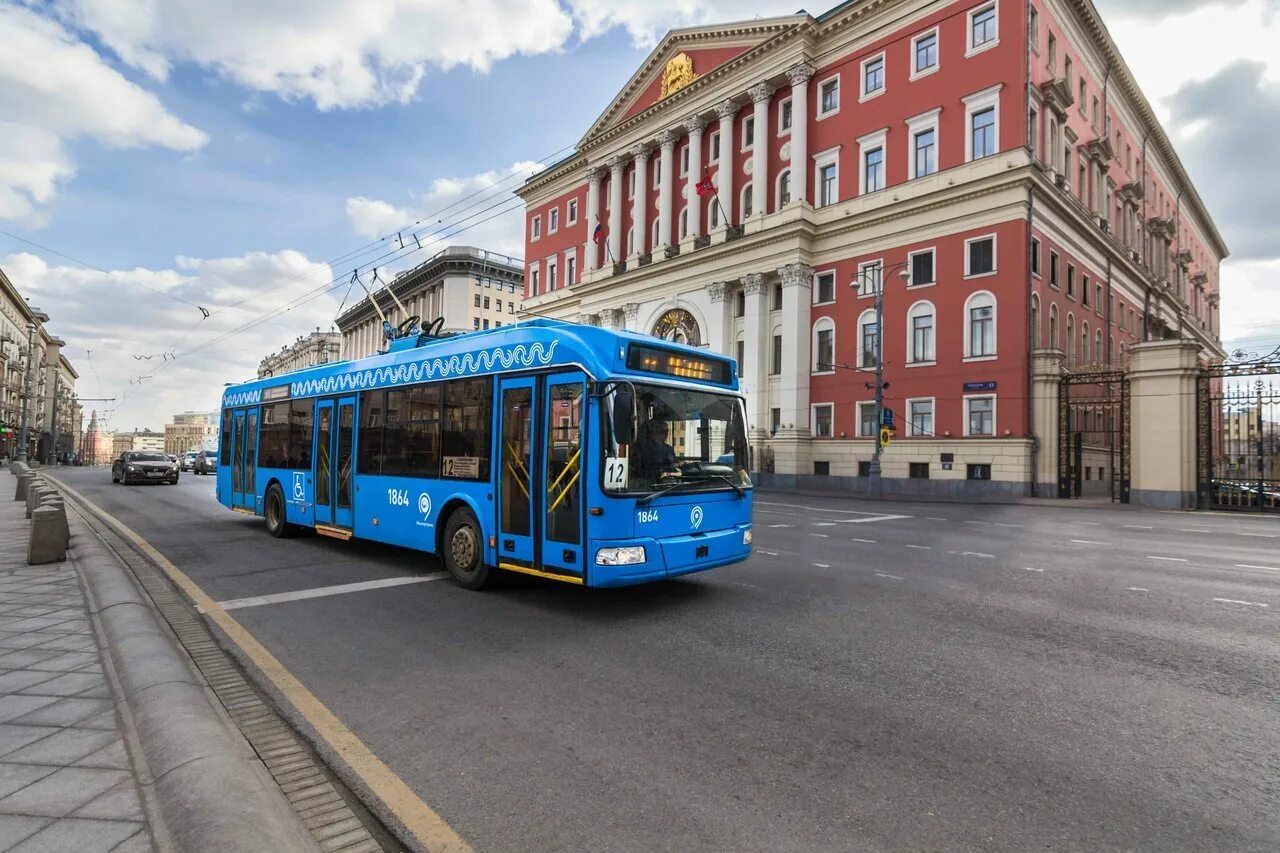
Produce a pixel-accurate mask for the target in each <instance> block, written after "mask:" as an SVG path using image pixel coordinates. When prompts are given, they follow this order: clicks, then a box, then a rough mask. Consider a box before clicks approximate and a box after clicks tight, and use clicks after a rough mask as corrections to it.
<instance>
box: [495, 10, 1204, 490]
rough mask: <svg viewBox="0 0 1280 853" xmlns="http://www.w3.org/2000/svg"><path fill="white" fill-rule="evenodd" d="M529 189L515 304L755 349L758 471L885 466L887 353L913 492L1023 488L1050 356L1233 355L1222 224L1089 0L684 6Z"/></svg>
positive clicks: (1040, 476)
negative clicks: (1175, 348)
mask: <svg viewBox="0 0 1280 853" xmlns="http://www.w3.org/2000/svg"><path fill="white" fill-rule="evenodd" d="M520 194H521V196H522V198H523V199H524V200H525V202H526V252H525V257H526V277H525V279H526V294H525V298H526V302H525V305H526V307H527V308H529V309H530V310H531V311H536V312H538V313H539V314H547V315H551V316H556V317H562V318H565V319H573V320H578V321H581V322H588V323H599V324H602V325H606V326H615V327H625V328H629V329H635V330H638V331H641V332H645V333H650V334H655V335H658V336H660V337H667V338H674V339H679V340H682V341H686V342H689V343H693V344H698V345H704V346H708V347H711V348H713V349H715V350H717V351H719V352H723V353H726V354H729V355H733V356H734V357H736V358H737V360H738V362H739V366H740V373H741V375H742V379H743V384H744V387H745V389H746V394H747V397H748V405H749V409H748V417H749V418H750V420H751V423H752V431H751V445H752V466H753V469H754V470H755V471H757V472H758V473H760V474H761V475H762V476H761V480H762V481H763V482H770V481H771V479H772V481H773V482H778V483H797V482H805V481H806V480H807V478H811V477H813V478H847V479H848V480H849V481H850V482H849V483H848V484H849V485H853V484H855V483H856V481H857V480H858V478H860V477H862V476H865V475H866V474H867V473H868V469H869V467H870V461H871V458H872V456H873V453H874V447H875V439H874V436H875V435H876V434H877V433H878V431H879V427H880V424H877V423H876V420H875V387H876V386H875V367H876V362H877V360H878V359H882V361H883V364H882V365H881V366H882V369H883V386H882V387H883V391H884V405H885V408H886V409H887V410H888V411H889V412H891V413H892V415H891V416H890V417H891V418H892V422H893V423H892V433H891V439H892V444H891V446H890V447H888V448H887V449H886V450H885V451H884V459H883V462H884V476H885V477H886V478H888V481H890V482H892V484H893V489H894V490H897V491H902V492H917V493H942V494H951V495H956V494H991V493H997V494H1006V495H1010V496H1020V495H1026V494H1030V493H1037V492H1041V493H1049V492H1048V491H1047V490H1049V489H1050V488H1056V484H1055V483H1054V479H1055V477H1054V473H1053V469H1052V468H1051V467H1050V466H1048V465H1046V459H1045V457H1046V455H1052V454H1053V453H1054V451H1053V450H1052V449H1047V450H1044V451H1042V450H1041V448H1040V446H1039V445H1040V434H1041V430H1042V429H1044V424H1043V423H1037V418H1036V412H1037V407H1036V406H1035V405H1034V404H1033V399H1032V393H1033V373H1034V371H1035V369H1036V367H1035V365H1036V363H1037V361H1040V362H1041V363H1046V364H1052V365H1054V369H1055V370H1062V371H1066V372H1071V371H1077V372H1078V371H1084V370H1090V369H1099V368H1104V367H1107V368H1109V367H1123V366H1124V365H1126V364H1127V361H1128V350H1129V348H1131V347H1132V346H1134V345H1135V344H1137V343H1139V342H1142V341H1149V340H1153V339H1165V338H1180V339H1185V340H1191V341H1194V342H1195V343H1196V345H1197V346H1198V348H1199V352H1200V354H1201V355H1200V357H1201V359H1203V360H1205V361H1214V360H1218V359H1220V358H1221V357H1222V355H1223V352H1222V349H1221V345H1220V343H1219V340H1218V320H1219V315H1218V268H1219V264H1220V262H1221V260H1222V259H1223V257H1225V256H1226V254H1227V249H1226V246H1225V245H1224V243H1223V241H1222V239H1221V237H1220V235H1219V234H1218V232H1217V230H1216V228H1215V227H1214V224H1213V222H1212V220H1211V218H1210V216H1209V214H1208V212H1207V211H1206V209H1205V207H1204V205H1203V203H1202V202H1201V200H1200V198H1199V196H1198V194H1197V193H1196V191H1195V188H1194V187H1193V186H1192V184H1191V182H1190V179H1189V178H1188V176H1187V175H1186V173H1185V171H1184V170H1183V167H1182V165H1181V163H1180V161H1179V160H1178V158H1177V155H1176V154H1175V153H1174V151H1173V149H1172V146H1171V143H1170V141H1169V140H1168V138H1167V137H1166V136H1165V134H1164V132H1163V130H1162V129H1161V127H1160V125H1159V122H1158V121H1157V120H1156V118H1155V116H1154V115H1153V113H1152V111H1151V108H1150V105H1149V104H1148V103H1147V101H1146V99H1145V97H1144V96H1143V94H1142V93H1141V91H1140V90H1139V89H1138V87H1137V84H1136V82H1135V81H1134V79H1133V77H1132V75H1131V74H1130V72H1129V70H1128V68H1127V67H1126V66H1125V64H1124V60H1123V59H1122V58H1121V57H1120V56H1119V54H1118V52H1117V50H1116V47H1115V45H1114V43H1113V42H1112V41H1111V39H1110V36H1109V35H1108V34H1107V32H1106V30H1105V27H1104V26H1103V24H1102V21H1101V20H1100V18H1099V16H1098V13H1097V11H1096V9H1095V8H1094V7H1093V4H1092V3H1091V2H1090V0H1031V2H1027V0H982V2H978V0H958V1H957V0H932V2H924V0H882V2H847V3H843V4H841V5H839V6H836V7H835V8H833V9H832V10H830V11H829V12H827V13H825V14H822V15H820V16H817V17H813V16H811V15H808V14H805V13H800V14H797V15H793V16H788V17H780V18H772V19H765V20H754V21H747V22H740V23H733V24H726V25H722V26H714V25H713V26H705V27H695V28H689V29H682V30H676V31H673V32H671V33H669V34H668V35H667V36H666V38H664V39H663V40H662V42H661V43H660V44H659V45H658V46H657V48H655V50H654V52H653V53H652V54H651V55H650V56H649V58H648V59H647V60H646V62H645V63H644V64H643V65H642V66H641V67H640V69H639V70H638V71H637V72H636V73H635V75H634V76H633V77H632V78H631V80H630V81H629V82H628V83H627V85H626V87H625V88H624V89H623V90H622V91H621V92H620V93H619V94H618V95H617V97H616V98H615V99H614V101H613V102H612V103H611V104H610V105H609V107H608V108H607V109H606V110H605V112H604V113H603V115H601V116H600V118H599V119H598V120H597V121H596V123H595V124H594V125H593V126H592V127H591V128H590V129H589V130H588V131H587V133H586V135H585V136H584V137H583V138H582V139H581V141H580V142H579V144H578V147H577V150H576V152H575V153H574V154H573V155H571V156H570V157H568V158H566V159H565V160H563V161H561V162H559V163H556V164H553V165H552V166H550V167H548V168H547V169H545V170H544V171H542V172H540V173H539V174H538V175H536V176H534V177H533V178H531V179H530V180H529V181H528V182H526V184H525V185H524V187H523V188H522V190H521V192H520ZM877 297H879V298H877ZM877 302H881V303H882V306H883V321H882V322H879V323H878V322H877V319H876V304H877ZM881 352H883V355H882V356H881V355H880V353H881ZM1054 435H1055V436H1056V428H1055V430H1054ZM824 482H827V481H825V480H824Z"/></svg>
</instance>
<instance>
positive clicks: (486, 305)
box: [484, 296, 489, 311]
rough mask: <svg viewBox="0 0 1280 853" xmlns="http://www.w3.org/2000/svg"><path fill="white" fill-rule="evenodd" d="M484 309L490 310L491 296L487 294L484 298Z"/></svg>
mask: <svg viewBox="0 0 1280 853" xmlns="http://www.w3.org/2000/svg"><path fill="white" fill-rule="evenodd" d="M484 309H485V310H486V311H488V310H489V297H487V296H486V297H485V298H484Z"/></svg>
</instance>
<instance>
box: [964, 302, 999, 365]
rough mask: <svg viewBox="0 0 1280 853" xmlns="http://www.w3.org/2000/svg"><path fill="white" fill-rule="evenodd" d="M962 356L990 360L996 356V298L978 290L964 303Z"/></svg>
mask: <svg viewBox="0 0 1280 853" xmlns="http://www.w3.org/2000/svg"><path fill="white" fill-rule="evenodd" d="M964 354H965V357H966V358H992V357H994V356H995V354H996V298H995V296H994V295H993V294H992V293H991V292H990V291H987V290H979V291H978V292H977V293H974V294H973V295H972V296H970V297H969V298H968V299H967V300H965V303H964Z"/></svg>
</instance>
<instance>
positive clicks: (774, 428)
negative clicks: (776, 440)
mask: <svg viewBox="0 0 1280 853" xmlns="http://www.w3.org/2000/svg"><path fill="white" fill-rule="evenodd" d="M781 427H782V409H770V410H769V434H770V435H774V434H776V433H777V432H778V430H779V429H780V428H781Z"/></svg>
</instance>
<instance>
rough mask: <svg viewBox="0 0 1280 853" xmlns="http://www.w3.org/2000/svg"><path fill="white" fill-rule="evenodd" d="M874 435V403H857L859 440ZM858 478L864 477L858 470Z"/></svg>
mask: <svg viewBox="0 0 1280 853" xmlns="http://www.w3.org/2000/svg"><path fill="white" fill-rule="evenodd" d="M875 434H876V404H875V403H859V404H858V436H859V437H861V438H871V437H872V436H874V435H875ZM859 476H866V475H864V474H862V473H861V469H859Z"/></svg>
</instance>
